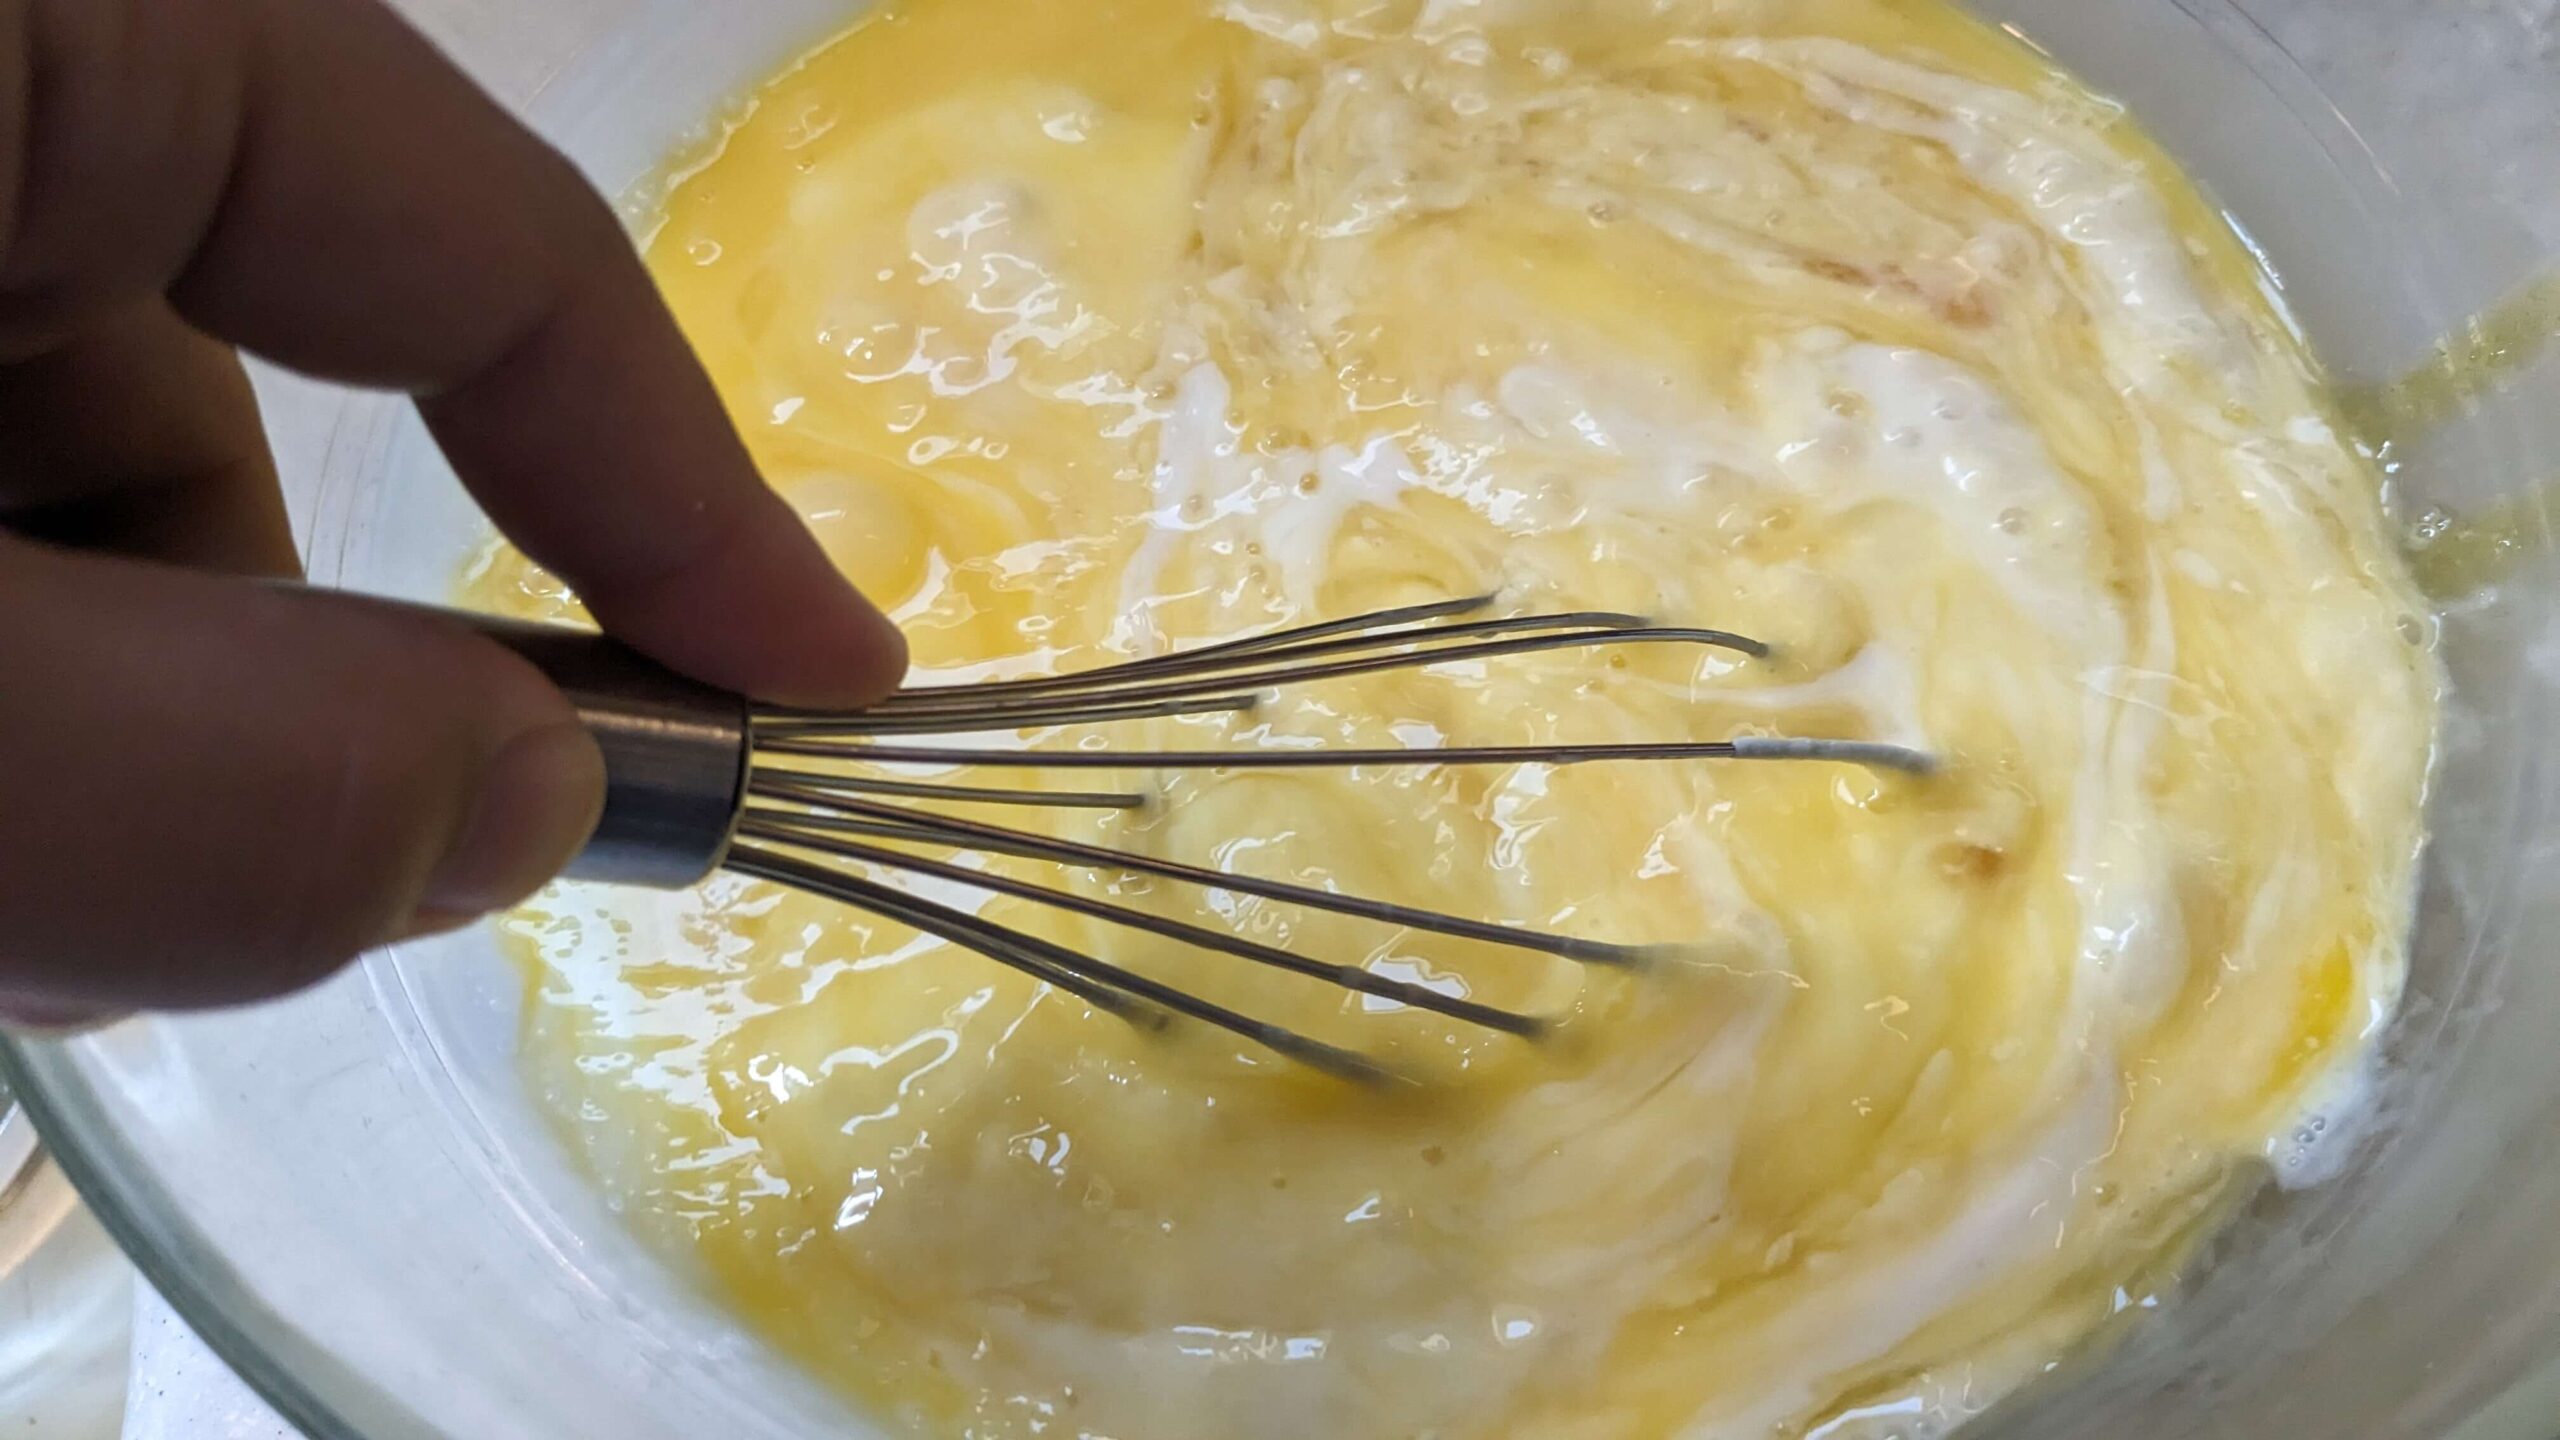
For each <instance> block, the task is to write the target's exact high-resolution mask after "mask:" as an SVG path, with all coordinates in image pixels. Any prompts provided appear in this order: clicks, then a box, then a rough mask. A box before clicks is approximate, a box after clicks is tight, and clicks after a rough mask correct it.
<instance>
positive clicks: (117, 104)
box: [0, 0, 904, 705]
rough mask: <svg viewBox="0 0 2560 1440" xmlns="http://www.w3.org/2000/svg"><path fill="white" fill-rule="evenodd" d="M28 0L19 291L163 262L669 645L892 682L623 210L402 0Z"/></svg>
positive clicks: (754, 678)
mask: <svg viewBox="0 0 2560 1440" xmlns="http://www.w3.org/2000/svg"><path fill="white" fill-rule="evenodd" d="M20 3H22V4H24V5H26V6H29V7H31V8H30V10H29V17H28V18H29V20H30V23H31V26H32V29H31V31H30V32H28V33H31V34H32V35H33V37H34V39H33V42H32V45H31V47H30V49H31V52H32V53H31V54H30V55H28V56H25V57H22V59H23V63H25V64H26V65H27V66H28V67H29V70H28V72H27V73H28V74H29V75H32V74H33V73H34V72H33V66H34V65H35V63H36V58H37V57H41V58H42V59H43V61H44V62H45V63H46V67H47V68H46V69H45V72H44V79H45V82H46V83H45V84H43V85H41V86H37V85H33V84H32V83H27V84H26V85H25V88H24V92H23V93H24V94H25V95H26V97H27V102H28V106H29V109H28V111H27V113H26V116H25V121H24V123H23V124H22V125H21V126H20V127H19V128H18V135H19V146H20V148H22V150H23V152H24V153H23V155H22V156H20V157H18V158H19V162H20V163H19V170H20V174H21V176H22V177H23V178H22V183H21V186H20V191H19V202H18V213H17V214H16V216H15V217H14V221H13V222H9V217H8V216H6V215H5V213H0V222H9V223H7V225H6V228H5V229H0V236H5V237H6V247H7V248H6V249H5V250H0V307H6V306H9V305H10V304H11V303H12V302H13V301H15V300H24V299H25V298H26V297H30V296H32V297H37V298H38V299H39V300H42V301H44V302H47V303H50V304H53V305H56V306H59V305H60V304H62V303H64V302H63V299H62V297H64V296H71V297H81V296H106V295H112V294H113V293H115V292H116V291H118V290H119V289H122V288H124V287H127V286H130V285H141V286H145V287H161V286H165V288H166V289H167V292H168V294H169V295H170V297H171V299H172V300H173V302H175V303H176V305H177V306H178V307H179V309H180V310H181V312H182V313H184V314H185V315H186V316H187V317H188V318H189V319H190V320H191V321H192V322H193V323H195V324H196V325H198V326H199V327H201V328H203V329H205V330H207V331H209V332H211V333H213V334H215V335H218V336H221V337H222V338H225V339H228V340H230V341H232V342H234V343H237V344H239V345H241V346H243V347H244V348H246V349H249V350H251V351H254V352H256V353H258V354H261V355H264V356H267V357H269V358H271V359H273V360H275V361H277V362H279V363H282V364H285V365H288V366H291V367H293V368H296V369H300V370H305V371H309V372H312V373H316V374H320V375H324V376H328V377H330V378H335V379H341V380H346V381H350V382H355V383H362V384H371V385H380V386H389V387H396V388H400V389H404V390H407V391H409V392H411V393H412V394H414V395H416V396H417V397H418V403H419V408H420V410H421V412H422V413H423V414H424V416H425V418H426V421H427V424H428V426H429V428H430V429H431V430H432V431H433V433H434V435H435V437H436V440H437V442H438V443H439V444H440V445H441V446H442V447H443V448H444V451H445V453H446V455H447V456H448V457H449V458H450V459H451V460H452V462H453V465H454V468H455V470H456V471H457V472H458V473H459V474H460V475H461V477H462V480H463V483H464V484H465V485H466V486H468V487H469V488H470V490H471V492H472V494H473V496H474V497H475V498H477V499H478V500H479V501H480V503H481V504H482V505H483V506H484V507H486V508H487V509H488V511H489V513H490V514H491V516H492V517H493V518H495V519H496V521H497V522H498V525H499V527H500V528H501V529H503V530H504V531H505V532H506V533H507V534H508V536H509V537H510V538H512V539H513V540H515V541H516V542H517V543H518V544H519V545H521V546H522V547H523V548H524V549H525V551H526V552H527V553H528V554H530V555H531V556H532V557H533V558H534V559H536V560H538V561H540V562H541V563H542V564H544V565H546V566H548V567H550V568H551V569H554V570H556V571H557V572H559V573H560V574H561V575H562V576H563V577H564V578H566V579H567V580H568V581H569V582H570V584H571V585H573V586H574V587H575V588H576V589H577V590H578V592H579V594H580V596H581V598H583V599H584V600H585V601H586V602H587V604H588V605H589V607H590V608H591V609H592V610H593V611H594V612H595V614H596V616H597V617H598V619H599V620H601V621H602V622H603V623H604V624H605V626H606V627H607V628H608V629H610V630H612V631H613V632H614V633H616V634H617V635H619V636H621V637H623V638H625V639H626V640H629V641H630V642H631V643H633V644H635V645H637V646H638V647H640V648H642V649H644V650H647V651H649V652H651V653H652V654H654V655H656V656H657V657H658V658H660V659H661V660H664V661H666V662H667V663H669V664H671V665H673V666H675V667H676V668H678V669H681V670H685V671H688V672H690V673H692V674H694V675H697V676H699V677H701V678H703V679H706V680H710V681H712V682H714V683H717V684H722V685H726V686H729V687H731V688H734V689H739V690H744V691H747V692H749V693H753V694H757V695H761V696H764V697H766V698H770V699H775V700H781V701H786V702H791V703H799V704H813V705H824V704H858V703H861V702H863V701H866V700H868V699H870V698H873V697H875V696H876V695H877V694H878V693H880V691H882V690H883V689H885V688H887V687H888V686H889V685H891V684H893V683H894V682H895V679H896V677H897V675H898V673H899V672H901V671H902V670H903V668H904V647H903V645H902V643H901V642H900V641H899V639H898V637H897V634H896V632H895V630H894V629H893V628H892V627H891V626H890V625H889V624H888V622H887V621H886V620H885V619H883V618H882V617H881V616H880V614H879V612H878V611H877V610H875V609H873V608H872V607H871V606H870V605H869V604H868V603H867V602H865V601H864V600H862V599H861V597H860V596H858V595H857V594H855V593H854V591H853V589H852V588H851V586H850V585H849V584H848V583H847V582H846V581H845V580H844V579H843V578H842V577H841V576H840V575H839V574H838V573H837V572H836V570H835V568H834V566H833V565H832V564H830V563H829V561H828V560H827V558H826V556H825V554H824V552H823V551H821V550H820V549H819V547H818V545H817V544H816V542H815V541H814V540H812V539H811V538H810V537H809V535H808V534H807V532H806V531H805V530H804V529H803V528H802V526H801V525H800V523H799V520H798V517H796V516H795V515H794V514H793V513H792V512H791V510H790V508H789V507H788V506H787V505H785V504H784V503H783V502H782V501H781V499H780V498H779V497H777V496H776V495H774V494H773V492H772V491H771V490H770V489H768V488H767V487H766V486H765V485H764V483H763V481H762V479H761V478H760V477H759V476H758V475H757V473H756V471H755V468H754V466H753V464H752V463H751V462H750V460H749V458H748V456H747V453H746V450H745V447H744V445H743V444H742V443H741V442H740V440H739V438H738V435H737V433H736V431H735V429H734V428H733V427H732V425H731V424H730V422H729V419H728V417H727V415H726V413H725V412H724V411H723V410H722V408H721V405H720V402H719V399H718V397H717V395H716V394H715V393H714V392H713V389H712V386H711V384H710V381H709V380H708V378H707V377H706V376H705V375H704V374H703V373H702V370H701V367H700V365H699V364H698V363H697V362H696V361H695V359H694V358H693V355H692V353H691V351H690V350H689V349H688V347H687V346H686V344H685V342H684V340H683V337H682V336H681V335H680V334H679V333H678V332H677V330H676V326H675V323H674V321H673V319H672V318H671V317H670V316H669V315H668V313H667V310H666V308H665V306H664V304H663V303H662V302H661V301H660V299H659V298H658V295H657V291H656V288H655V287H654V286H653V285H652V284H651V282H650V280H649V277H648V274H647V272H646V270H645V269H644V268H643V267H642V266H641V264H640V261H639V258H638V256H637V255H636V254H635V253H634V252H633V249H632V247H631V245H630V243H629V241H628V240H627V238H626V237H625V236H624V235H623V233H622V231H621V228H620V226H619V225H618V224H617V223H616V222H615V220H614V217H613V215H612V212H611V211H610V210H609V209H608V208H607V207H606V206H605V204H604V203H603V201H602V200H601V199H599V198H598V197H597V196H596V195H595V194H594V193H593V191H592V190H590V189H589V188H588V187H587V186H586V184H585V183H584V182H583V181H582V180H581V179H580V178H579V177H578V175H577V174H576V172H575V171H574V170H573V169H572V168H571V167H570V165H569V164H568V163H567V162H566V161H565V160H563V159H562V158H561V157H560V156H559V155H558V154H556V153H555V152H553V151H552V150H550V149H549V148H548V147H546V146H545V145H543V144H542V143H541V142H540V141H539V140H537V139H535V138H534V137H533V136H532V135H531V134H530V133H529V132H527V131H525V130H524V129H523V128H522V127H520V126H519V125H517V124H516V123H515V122H514V121H513V120H512V119H510V118H509V117H508V116H507V115H506V114H504V113H503V112H502V111H501V110H500V109H499V108H498V107H497V106H496V105H495V104H494V103H493V102H492V101H490V100H489V99H488V98H487V97H486V96H485V95H483V94H481V93H480V92H479V91H478V90H477V89H476V88H474V87H473V86H472V85H471V83H470V82H469V81H467V80H466V79H464V78H463V77H462V76H461V75H460V74H459V73H458V72H456V71H455V70H454V69H453V68H452V67H451V66H450V65H448V64H447V63H446V62H445V61H444V60H443V58H442V57H441V56H439V55H437V54H436V53H435V51H434V49H433V48H432V47H431V46H429V45H428V44H427V43H426V42H425V41H424V40H423V39H421V38H420V37H419V36H418V35H417V34H416V33H415V32H413V31H411V30H410V29H409V28H408V27H407V26H406V25H404V24H403V23H401V22H400V21H399V20H398V19H396V18H394V17H393V16H392V15H391V14H390V13H389V12H388V11H387V10H384V9H382V8H380V7H379V6H377V5H375V4H373V3H370V0H20ZM0 8H7V7H6V6H0ZM5 59H6V52H5V50H0V63H4V62H5ZM208 66H210V67H213V71H212V74H213V76H214V78H211V79H208V78H207V75H208V71H207V67H208ZM226 67H227V68H226ZM0 78H5V77H0ZM173 110H174V111H176V112H177V113H174V114H173V113H172V111H173ZM8 138H9V137H8V133H7V128H6V127H4V126H0V148H5V146H6V142H7V140H8ZM6 158H9V157H7V156H0V159H6ZM173 209H174V210H178V211H181V212H192V213H179V214H174V215H173V214H170V213H168V212H170V211H171V210H173Z"/></svg>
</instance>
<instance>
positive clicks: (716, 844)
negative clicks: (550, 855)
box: [464, 615, 748, 890]
mask: <svg viewBox="0 0 2560 1440" xmlns="http://www.w3.org/2000/svg"><path fill="white" fill-rule="evenodd" d="M464 618H465V619H467V620H468V621H469V622H470V623H471V625H472V627H473V628H475V629H477V630H479V631H481V632H482V633H483V634H486V635H487V636H489V637H490V638H491V639H493V640H496V641H498V642H499V643H501V644H503V645H505V646H507V648H509V649H511V650H513V651H515V652H516V653H517V654H518V655H521V656H523V657H524V658H525V659H527V660H530V661H532V662H533V664H534V666H535V667H536V668H537V669H539V670H541V671H542V673H543V674H544V675H546V676H549V677H550V679H551V683H553V684H555V685H557V686H559V687H560V692H561V693H562V694H564V695H566V696H568V697H569V703H570V704H572V705H574V706H576V707H577V710H578V718H579V719H580V720H581V721H583V722H584V723H585V724H586V727H587V729H588V730H589V731H590V732H591V733H593V734H594V736H595V737H596V744H597V745H598V746H599V747H600V748H602V749H603V751H604V770H605V795H604V818H603V819H602V820H601V821H599V822H598V823H597V825H596V833H595V835H594V837H593V838H591V839H589V840H588V841H587V848H586V849H584V850H582V851H580V852H579V853H578V858H577V859H576V860H574V861H571V862H570V865H569V868H568V870H567V871H566V872H565V873H566V874H567V875H569V876H570V877H571V878H573V879H579V880H602V881H607V882H610V883H613V884H618V885H647V886H653V887H656V888H659V889H665V890H681V889H683V888H685V887H686V886H689V885H691V884H693V883H694V882H695V881H698V880H700V879H702V878H703V877H704V876H706V875H709V874H710V873H711V872H712V871H713V870H716V869H718V868H719V866H720V862H721V859H722V858H723V857H724V856H726V855H727V854H728V852H729V838H730V833H731V832H732V831H734V830H735V829H736V828H737V824H738V812H739V810H740V808H741V807H742V806H744V804H745V803H746V787H747V738H748V737H747V705H746V701H745V700H743V699H741V698H740V697H738V696H736V695H732V694H730V693H728V692H727V691H723V690H717V689H714V688H712V687H711V686H708V685H703V684H700V683H697V682H695V681H692V680H688V679H686V678H684V677H683V676H681V675H678V674H676V673H674V672H673V671H671V670H668V669H667V668H666V667H664V666H662V665H660V664H658V663H657V662H655V661H653V660H650V659H648V658H647V657H645V656H643V655H641V654H640V653H639V652H638V651H636V650H633V649H631V648H630V647H629V646H626V645H623V644H620V643H618V642H616V641H614V640H610V639H608V638H606V637H604V636H602V635H598V634H594V633H592V632H590V631H585V630H572V629H569V628H567V627H565V626H560V625H536V624H528V623H525V622H523V621H516V620H501V619H497V618H494V617H489V616H480V615H472V616H466V617H464Z"/></svg>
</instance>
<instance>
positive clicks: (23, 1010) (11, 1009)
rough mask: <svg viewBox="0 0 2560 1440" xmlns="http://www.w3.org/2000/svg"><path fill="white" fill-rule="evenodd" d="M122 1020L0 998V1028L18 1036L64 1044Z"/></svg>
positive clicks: (66, 1005) (91, 1010)
mask: <svg viewBox="0 0 2560 1440" xmlns="http://www.w3.org/2000/svg"><path fill="white" fill-rule="evenodd" d="M121 1018H123V1017H122V1016H121V1015H120V1014H118V1012H116V1011H113V1010H101V1009H99V1008H97V1007H95V1006H91V1005H82V1004H78V1003H76V1002H73V1001H64V1000H46V999H42V998H39V997H36V996H31V995H0V1026H5V1027H7V1028H8V1029H10V1030H13V1031H16V1032H17V1033H19V1034H21V1035H33V1036H36V1037H38V1038H40V1039H46V1040H67V1039H70V1038H71V1037H72V1036H74V1035H82V1034H86V1033H87V1032H89V1031H91V1030H96V1029H98V1028H100V1027H102V1026H107V1025H112V1024H114V1023H115V1022H116V1021H117V1020H119V1019H121Z"/></svg>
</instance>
